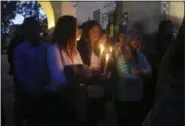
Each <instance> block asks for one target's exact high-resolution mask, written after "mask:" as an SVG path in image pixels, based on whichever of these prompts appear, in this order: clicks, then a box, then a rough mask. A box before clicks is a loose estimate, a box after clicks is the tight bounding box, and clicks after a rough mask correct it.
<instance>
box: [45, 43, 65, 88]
mask: <svg viewBox="0 0 185 126" xmlns="http://www.w3.org/2000/svg"><path fill="white" fill-rule="evenodd" d="M57 51H58V50H56V48H55V47H54V46H50V47H49V48H48V51H47V57H48V58H47V62H48V69H49V73H50V79H51V81H52V83H54V84H55V85H61V84H66V78H65V76H64V67H63V64H62V62H61V59H60V54H58V53H59V52H57Z"/></svg>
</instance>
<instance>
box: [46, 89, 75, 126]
mask: <svg viewBox="0 0 185 126" xmlns="http://www.w3.org/2000/svg"><path fill="white" fill-rule="evenodd" d="M45 101H46V102H45V103H46V106H45V110H46V120H47V124H49V125H51V126H55V125H65V126H72V125H73V124H75V122H76V120H75V108H74V106H73V104H72V103H70V102H69V100H68V97H66V96H65V95H63V94H62V93H60V92H48V93H47V95H45Z"/></svg>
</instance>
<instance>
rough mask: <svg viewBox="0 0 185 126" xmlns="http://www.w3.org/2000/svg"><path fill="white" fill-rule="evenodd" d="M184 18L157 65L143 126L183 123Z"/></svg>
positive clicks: (175, 125) (180, 125)
mask: <svg viewBox="0 0 185 126" xmlns="http://www.w3.org/2000/svg"><path fill="white" fill-rule="evenodd" d="M184 34H185V18H184V21H183V24H182V26H181V28H180V30H179V33H178V35H177V38H176V42H175V44H174V45H172V46H171V48H169V50H168V51H167V52H166V54H165V56H164V58H163V60H162V61H161V65H160V67H159V74H158V75H159V76H158V84H157V87H156V100H155V103H154V105H153V107H152V109H151V110H150V112H149V113H148V115H147V116H146V118H145V120H144V122H143V126H183V125H184V97H183V96H184V58H183V57H184V41H185V37H184Z"/></svg>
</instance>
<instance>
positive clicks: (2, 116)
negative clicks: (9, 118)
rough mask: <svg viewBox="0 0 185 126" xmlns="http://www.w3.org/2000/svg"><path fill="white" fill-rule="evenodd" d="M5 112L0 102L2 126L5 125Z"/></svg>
mask: <svg viewBox="0 0 185 126" xmlns="http://www.w3.org/2000/svg"><path fill="white" fill-rule="evenodd" d="M4 114H5V113H4V107H3V104H2V103H1V120H2V121H1V122H2V123H1V124H2V126H4V125H5V115H4Z"/></svg>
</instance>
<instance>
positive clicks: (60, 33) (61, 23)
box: [53, 15, 77, 55]
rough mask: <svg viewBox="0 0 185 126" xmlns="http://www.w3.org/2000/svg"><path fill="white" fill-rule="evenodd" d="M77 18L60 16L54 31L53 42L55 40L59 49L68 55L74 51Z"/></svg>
mask: <svg viewBox="0 0 185 126" xmlns="http://www.w3.org/2000/svg"><path fill="white" fill-rule="evenodd" d="M76 28H77V20H76V18H74V17H73V16H68V15H66V16H62V17H60V18H59V19H58V21H57V23H56V26H55V29H54V32H53V42H57V44H58V45H59V48H60V49H63V50H64V51H65V52H66V53H67V54H68V55H73V54H75V53H76V51H77V50H76Z"/></svg>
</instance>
